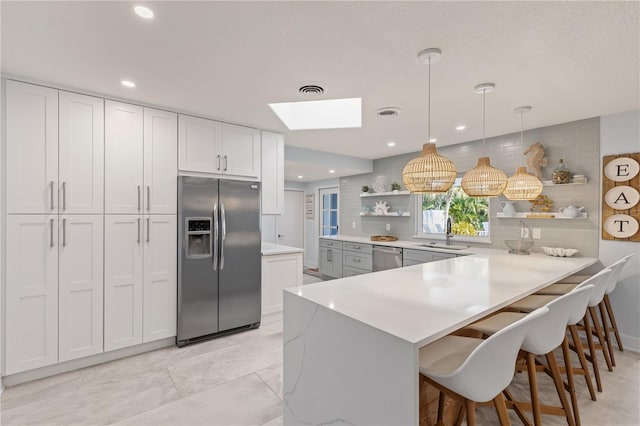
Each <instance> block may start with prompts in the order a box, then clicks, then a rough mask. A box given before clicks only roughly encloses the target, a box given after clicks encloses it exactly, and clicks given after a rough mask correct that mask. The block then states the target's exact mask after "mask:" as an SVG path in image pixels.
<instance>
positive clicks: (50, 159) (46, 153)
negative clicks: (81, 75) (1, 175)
mask: <svg viewBox="0 0 640 426" xmlns="http://www.w3.org/2000/svg"><path fill="white" fill-rule="evenodd" d="M5 123H6V144H7V151H6V155H7V159H6V164H7V175H6V185H7V186H6V188H7V204H6V206H7V213H18V214H20V213H40V214H45V213H52V212H57V210H58V195H57V191H58V91H57V90H54V89H49V88H46V87H42V86H35V85H33V84H26V83H19V82H17V81H11V80H7V81H6V122H5Z"/></svg>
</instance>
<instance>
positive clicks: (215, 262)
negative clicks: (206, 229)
mask: <svg viewBox="0 0 640 426" xmlns="http://www.w3.org/2000/svg"><path fill="white" fill-rule="evenodd" d="M213 270H214V271H217V270H218V203H215V204H214V205H213Z"/></svg>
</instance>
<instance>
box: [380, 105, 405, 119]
mask: <svg viewBox="0 0 640 426" xmlns="http://www.w3.org/2000/svg"><path fill="white" fill-rule="evenodd" d="M401 112H402V110H401V109H400V108H396V107H385V108H380V109H379V110H377V111H376V115H377V116H378V117H397V116H398V115H400V113H401Z"/></svg>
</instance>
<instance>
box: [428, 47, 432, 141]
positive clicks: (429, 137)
mask: <svg viewBox="0 0 640 426" xmlns="http://www.w3.org/2000/svg"><path fill="white" fill-rule="evenodd" d="M428 87H429V89H428V91H427V99H428V100H427V142H431V58H429V85H428Z"/></svg>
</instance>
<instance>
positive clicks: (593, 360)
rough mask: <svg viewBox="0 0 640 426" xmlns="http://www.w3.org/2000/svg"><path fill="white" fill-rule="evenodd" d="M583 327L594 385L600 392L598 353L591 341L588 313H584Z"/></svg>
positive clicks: (591, 331)
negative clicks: (594, 380)
mask: <svg viewBox="0 0 640 426" xmlns="http://www.w3.org/2000/svg"><path fill="white" fill-rule="evenodd" d="M583 321H584V329H585V331H586V334H587V344H588V345H589V357H590V358H591V360H590V361H591V366H592V367H593V375H594V376H596V387H597V388H598V392H602V381H601V380H600V368H598V354H597V352H596V345H595V344H594V343H593V334H592V333H593V330H592V329H591V321H589V315H588V314H585V316H584V318H583Z"/></svg>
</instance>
